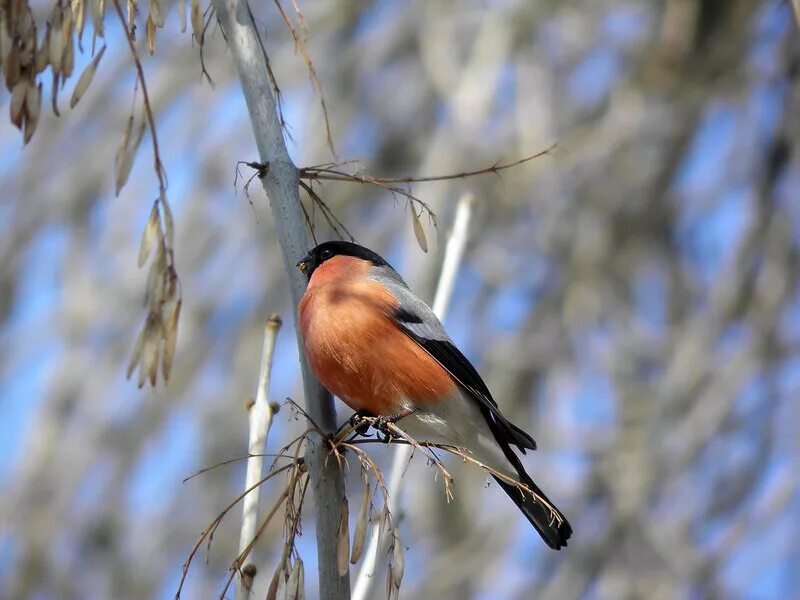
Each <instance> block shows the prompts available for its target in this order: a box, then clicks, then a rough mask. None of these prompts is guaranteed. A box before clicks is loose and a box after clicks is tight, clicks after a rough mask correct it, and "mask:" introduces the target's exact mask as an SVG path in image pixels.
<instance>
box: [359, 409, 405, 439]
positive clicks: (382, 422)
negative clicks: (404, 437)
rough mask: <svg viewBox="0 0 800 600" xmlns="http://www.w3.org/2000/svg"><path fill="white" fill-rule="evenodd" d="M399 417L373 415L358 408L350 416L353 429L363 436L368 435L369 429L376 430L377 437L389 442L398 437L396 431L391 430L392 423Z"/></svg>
mask: <svg viewBox="0 0 800 600" xmlns="http://www.w3.org/2000/svg"><path fill="white" fill-rule="evenodd" d="M398 418H399V417H385V416H378V417H373V416H372V415H370V414H368V413H367V412H365V411H361V410H358V411H356V412H354V413H353V414H352V415H351V416H350V420H349V423H350V427H352V428H353V430H354V431H355V432H356V433H357V434H359V435H362V436H365V437H366V436H367V435H368V434H369V429H370V427H372V429H374V430H375V434H376V437H377V438H378V439H379V440H380V441H382V442H384V443H386V444H388V443H390V442H391V441H392V440H393V439H397V438H398V436H397V434H395V433H394V432H392V431H391V428H390V427H389V426H390V425H393V424H394V423H395V422H396V421H397V420H398Z"/></svg>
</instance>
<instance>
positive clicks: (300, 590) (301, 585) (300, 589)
mask: <svg viewBox="0 0 800 600" xmlns="http://www.w3.org/2000/svg"><path fill="white" fill-rule="evenodd" d="M297 562H298V563H299V565H300V566H299V567H298V574H297V600H305V597H306V569H305V567H304V566H303V560H302V559H301V558H300V557H299V556H298V557H297Z"/></svg>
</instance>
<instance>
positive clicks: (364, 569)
mask: <svg viewBox="0 0 800 600" xmlns="http://www.w3.org/2000/svg"><path fill="white" fill-rule="evenodd" d="M474 201H475V197H474V196H473V195H472V194H471V193H465V194H463V195H462V196H461V198H460V199H459V201H458V208H457V209H456V217H455V221H454V223H453V233H452V234H451V235H450V239H449V240H447V249H446V250H445V255H444V262H443V263H442V272H441V274H440V275H439V284H438V286H437V287H436V297H435V298H434V301H433V312H434V313H436V316H437V317H439V319H440V320H444V316H445V314H446V313H447V305H448V304H449V303H450V296H451V294H452V292H453V284H454V282H455V279H456V274H457V273H458V267H459V265H460V264H461V259H462V258H463V256H464V248H465V247H466V245H467V230H468V228H469V221H470V218H471V217H472V205H473V204H474ZM413 451H414V447H413V446H412V445H404V446H400V447H399V448H398V449H397V450H395V453H394V460H393V462H392V471H391V473H390V475H389V512H390V513H391V514H393V515H398V514H399V512H398V509H399V506H400V489H401V487H402V482H403V473H405V470H406V465H407V464H408V461H409V460H410V459H411V454H412V452H413ZM386 537H387V536H384V539H383V540H381V537H380V527H373V528H372V536H371V537H370V540H369V546H368V547H367V552H366V554H365V556H364V563H363V564H362V566H361V570H360V571H359V572H358V579H357V580H356V583H355V587H354V588H353V600H366V599H367V598H370V597H371V595H370V594H371V590H372V587H373V585H374V584H375V565H376V563H377V560H378V555H379V554H384V553H385V551H386V542H387V541H388V540H387V539H385V538H386ZM381 542H383V544H381Z"/></svg>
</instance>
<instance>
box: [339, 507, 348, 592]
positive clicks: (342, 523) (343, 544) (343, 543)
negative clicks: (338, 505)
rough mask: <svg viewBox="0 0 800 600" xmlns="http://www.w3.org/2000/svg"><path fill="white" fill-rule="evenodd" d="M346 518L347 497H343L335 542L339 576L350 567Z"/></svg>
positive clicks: (345, 572)
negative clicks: (337, 537)
mask: <svg viewBox="0 0 800 600" xmlns="http://www.w3.org/2000/svg"><path fill="white" fill-rule="evenodd" d="M348 520H349V513H348V509H347V498H344V501H343V502H342V515H341V518H340V519H339V543H338V544H337V553H336V561H337V564H338V566H339V576H340V577H344V576H345V575H346V574H347V571H348V569H349V568H350V528H349V527H348Z"/></svg>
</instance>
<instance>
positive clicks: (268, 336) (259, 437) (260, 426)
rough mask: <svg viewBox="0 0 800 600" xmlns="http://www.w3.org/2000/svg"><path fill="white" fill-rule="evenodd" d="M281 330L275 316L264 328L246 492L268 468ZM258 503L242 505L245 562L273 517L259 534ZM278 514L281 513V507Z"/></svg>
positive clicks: (241, 593)
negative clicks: (275, 357) (271, 387)
mask: <svg viewBox="0 0 800 600" xmlns="http://www.w3.org/2000/svg"><path fill="white" fill-rule="evenodd" d="M280 327H281V319H280V317H279V316H278V315H271V316H270V317H269V318H268V319H267V322H266V324H265V326H264V348H263V350H262V353H261V373H260V374H259V376H258V391H257V393H256V400H255V402H254V403H253V404H252V405H251V406H250V407H249V411H248V420H249V423H250V434H249V435H250V439H249V443H248V448H247V449H248V453H249V454H250V456H251V458H250V459H248V461H247V474H246V476H245V489H247V488H249V487H251V486H252V485H253V484H255V482H256V481H258V480H259V479H260V478H261V473H262V471H263V468H264V458H263V456H260V455H259V453H260V452H262V451H263V450H264V447H265V446H266V444H267V436H268V435H269V429H270V427H271V426H272V408H271V407H270V403H269V398H268V390H269V376H270V371H271V370H272V357H273V355H274V351H275V340H276V338H277V337H278V331H279V330H280ZM258 500H259V490H258V489H255V490H254V491H253V493H252V494H249V495H248V496H246V497H245V499H244V502H243V503H242V529H241V533H240V535H239V555H240V557H241V558H242V560H244V557H243V556H242V555H244V556H246V551H249V549H250V548H251V547H252V543H253V542H254V541H255V539H257V538H258V535H259V533H260V531H261V530H263V528H264V527H265V526H266V523H267V522H269V517H268V518H267V521H265V523H264V525H262V526H261V528H260V530H259V533H256V525H257V521H258ZM274 510H277V505H276V507H275V509H274ZM248 581H250V584H251V585H252V581H251V580H250V579H248ZM249 593H250V589H249V588H246V587H245V585H244V579H243V580H242V583H241V585H239V586H237V587H236V595H237V597H239V598H247V597H248V596H249Z"/></svg>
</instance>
